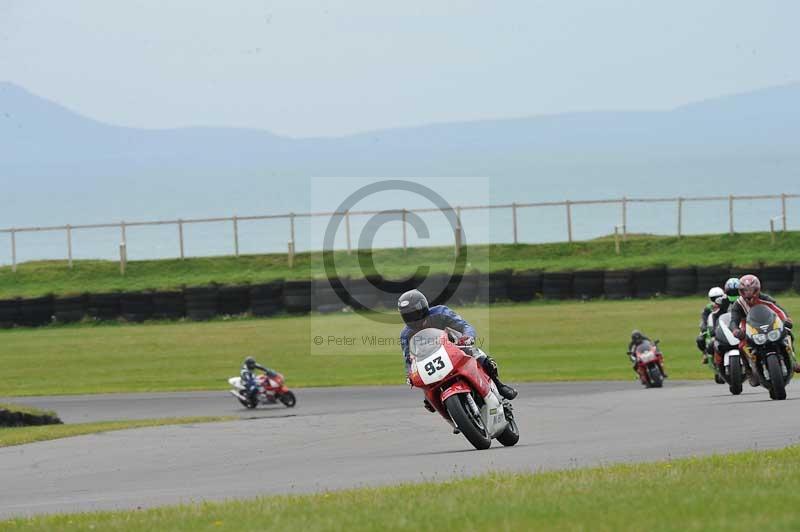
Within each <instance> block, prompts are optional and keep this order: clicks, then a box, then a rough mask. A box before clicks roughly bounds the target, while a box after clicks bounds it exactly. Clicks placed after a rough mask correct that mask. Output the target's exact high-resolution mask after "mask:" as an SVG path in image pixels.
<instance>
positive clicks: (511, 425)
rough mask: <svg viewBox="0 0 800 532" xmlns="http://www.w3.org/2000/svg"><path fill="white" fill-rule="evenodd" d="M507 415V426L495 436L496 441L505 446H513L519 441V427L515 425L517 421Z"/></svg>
mask: <svg viewBox="0 0 800 532" xmlns="http://www.w3.org/2000/svg"><path fill="white" fill-rule="evenodd" d="M507 417H508V426H507V427H506V430H504V431H503V432H502V433H501V434H500V436H498V437H497V441H499V442H500V443H502V444H503V445H505V446H506V447H513V446H514V445H516V444H517V442H518V441H519V427H517V422H516V421H515V420H514V416H507Z"/></svg>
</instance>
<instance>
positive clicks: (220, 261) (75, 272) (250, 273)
mask: <svg viewBox="0 0 800 532" xmlns="http://www.w3.org/2000/svg"><path fill="white" fill-rule="evenodd" d="M777 238H778V240H777V243H776V244H775V245H772V244H771V243H770V236H769V234H768V233H746V234H736V235H705V236H689V237H683V238H677V237H655V236H630V237H629V238H628V241H627V242H626V243H624V244H623V246H622V253H621V254H620V255H616V254H615V252H614V242H613V239H609V238H603V239H598V240H592V241H588V242H576V243H572V244H568V243H558V244H535V245H533V244H532V245H528V244H520V245H491V246H471V247H470V248H469V252H468V257H469V258H468V262H469V264H468V268H470V269H475V270H480V271H484V272H485V271H490V270H499V269H507V268H510V269H516V270H524V269H544V270H571V269H594V268H598V269H603V268H606V269H620V268H642V267H646V266H653V265H661V264H666V265H670V266H687V265H714V264H733V265H736V266H751V265H753V264H756V263H759V262H769V263H785V262H800V232H787V233H785V234H779V235H777ZM368 255H369V253H364V254H361V255H359V254H357V253H356V254H354V255H352V256H348V255H347V254H346V253H344V252H338V253H337V254H336V264H337V268H338V269H337V271H338V272H339V274H340V275H349V276H352V277H361V276H363V274H364V272H362V269H361V267H360V265H359V262H360V259H363V258H364V257H365V256H368ZM372 255H373V257H372V258H374V261H375V265H376V270H377V272H380V273H381V274H383V275H384V276H386V277H390V278H402V277H406V276H408V275H409V274H410V273H412V272H413V271H415V270H416V268H417V266H419V265H426V266H429V267H430V269H431V271H432V272H449V271H450V270H451V269H452V267H453V260H452V255H453V252H452V249H451V248H449V247H439V248H416V249H410V250H408V252H407V253H406V254H404V253H403V251H402V250H399V249H383V250H375V251H374V253H373V254H372ZM321 265H322V258H321V254H320V253H301V254H299V255H297V257H296V265H295V267H294V268H293V269H290V268H289V267H288V264H287V259H286V255H285V254H271V255H250V256H242V257H239V258H235V257H212V258H191V259H186V260H150V261H132V262H130V263H129V264H128V269H127V274H126V276H125V277H124V278H123V277H121V276H120V274H119V266H118V265H117V263H115V262H110V261H97V260H79V261H75V263H74V267H73V269H72V270H69V269H68V268H67V265H66V262H65V261H44V262H30V263H24V264H21V265H19V268H18V271H17V273H12V271H11V268H10V267H8V266H6V267H2V268H0V298H2V297H11V296H37V295H43V294H48V293H54V294H75V293H82V292H105V291H112V290H127V291H134V290H145V289H164V288H175V287H180V286H182V285H187V286H197V285H204V284H208V283H211V282H217V283H220V284H240V283H248V282H249V283H256V282H264V281H269V280H274V279H300V278H308V277H309V276H311V275H314V276H318V275H322V273H323V270H322V268H321Z"/></svg>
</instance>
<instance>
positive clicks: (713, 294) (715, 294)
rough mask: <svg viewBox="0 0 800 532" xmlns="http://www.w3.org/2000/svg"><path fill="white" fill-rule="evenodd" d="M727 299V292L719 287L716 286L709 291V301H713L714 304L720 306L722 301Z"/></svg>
mask: <svg viewBox="0 0 800 532" xmlns="http://www.w3.org/2000/svg"><path fill="white" fill-rule="evenodd" d="M724 298H725V290H723V289H722V288H720V287H719V286H715V287H714V288H712V289H711V290H709V291H708V299H710V300H711V302H712V303H714V304H717V305H719V304H720V303H722V300H723V299H724Z"/></svg>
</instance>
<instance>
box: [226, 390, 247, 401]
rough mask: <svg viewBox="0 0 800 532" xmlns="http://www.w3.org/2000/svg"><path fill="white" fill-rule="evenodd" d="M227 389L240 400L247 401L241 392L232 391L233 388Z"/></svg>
mask: <svg viewBox="0 0 800 532" xmlns="http://www.w3.org/2000/svg"><path fill="white" fill-rule="evenodd" d="M228 391H229V392H230V393H231V395H232V396H234V397H236V398H237V399H239V400H240V401H247V398H246V397H245V396H243V395H242V394H240V393H239V392H237V391H234V390H228Z"/></svg>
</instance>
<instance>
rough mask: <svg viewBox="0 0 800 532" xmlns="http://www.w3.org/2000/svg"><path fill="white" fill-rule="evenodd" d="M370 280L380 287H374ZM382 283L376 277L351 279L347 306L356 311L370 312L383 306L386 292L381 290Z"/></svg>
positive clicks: (348, 287)
mask: <svg viewBox="0 0 800 532" xmlns="http://www.w3.org/2000/svg"><path fill="white" fill-rule="evenodd" d="M370 280H371V281H372V282H374V283H376V284H377V285H378V286H374V285H373V284H372V283H371V282H370ZM381 281H382V280H381V279H379V278H376V277H370V278H369V279H367V278H360V279H351V280H350V283H349V286H347V293H348V297H347V304H348V305H350V306H351V307H352V308H354V309H356V310H370V309H375V308H377V307H380V306H383V303H384V301H385V300H384V299H383V298H384V297H386V292H385V291H384V290H382V289H381V288H379V287H380V286H381Z"/></svg>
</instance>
